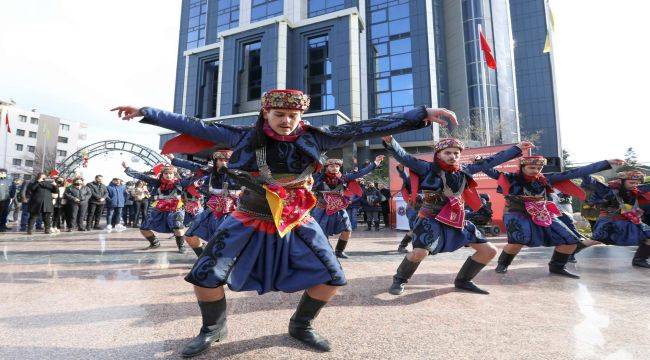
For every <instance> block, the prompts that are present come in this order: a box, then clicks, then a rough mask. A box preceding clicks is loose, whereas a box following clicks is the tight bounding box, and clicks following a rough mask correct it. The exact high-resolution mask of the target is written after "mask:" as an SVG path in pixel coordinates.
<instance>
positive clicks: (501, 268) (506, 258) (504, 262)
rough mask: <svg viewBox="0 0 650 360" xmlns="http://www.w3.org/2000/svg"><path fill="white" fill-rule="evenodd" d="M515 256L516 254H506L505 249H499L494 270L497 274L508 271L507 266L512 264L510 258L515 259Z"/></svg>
mask: <svg viewBox="0 0 650 360" xmlns="http://www.w3.org/2000/svg"><path fill="white" fill-rule="evenodd" d="M515 256H517V254H508V253H507V252H506V251H505V250H501V254H500V255H499V260H498V261H497V267H496V269H494V271H496V272H498V273H499V274H505V273H506V272H508V266H510V264H512V260H514V259H515Z"/></svg>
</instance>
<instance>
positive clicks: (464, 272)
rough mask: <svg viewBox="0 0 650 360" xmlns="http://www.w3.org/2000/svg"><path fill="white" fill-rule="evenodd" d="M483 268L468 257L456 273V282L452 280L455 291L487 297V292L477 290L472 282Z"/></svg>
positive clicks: (482, 265)
mask: <svg viewBox="0 0 650 360" xmlns="http://www.w3.org/2000/svg"><path fill="white" fill-rule="evenodd" d="M484 267H485V264H481V263H480V262H478V261H475V260H474V259H472V257H471V256H470V257H468V258H467V260H465V263H464V264H463V267H461V268H460V271H458V275H456V280H454V286H455V287H456V289H461V290H467V291H471V292H474V293H477V294H484V295H487V294H489V292H487V291H485V290H483V289H481V288H479V287H478V286H476V284H474V282H472V279H474V277H476V275H478V273H479V272H480V271H481V270H482V269H483V268H484Z"/></svg>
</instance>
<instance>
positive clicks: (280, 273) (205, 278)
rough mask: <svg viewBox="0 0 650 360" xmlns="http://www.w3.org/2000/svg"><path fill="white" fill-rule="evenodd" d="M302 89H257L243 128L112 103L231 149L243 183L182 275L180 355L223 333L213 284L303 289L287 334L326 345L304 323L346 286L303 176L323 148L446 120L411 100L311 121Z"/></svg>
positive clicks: (221, 306)
mask: <svg viewBox="0 0 650 360" xmlns="http://www.w3.org/2000/svg"><path fill="white" fill-rule="evenodd" d="M308 107H309V97H308V96H307V95H304V94H302V92H300V91H297V90H272V91H269V92H267V93H265V94H264V96H263V97H262V109H261V111H260V114H259V117H258V120H257V122H256V123H255V124H254V125H253V126H246V127H237V126H229V125H224V124H219V123H210V124H208V123H205V122H202V121H199V120H196V119H191V118H188V117H186V116H183V115H179V114H174V113H170V112H166V111H163V110H158V109H153V108H147V107H145V108H136V107H132V106H121V107H117V108H115V109H113V110H116V111H118V116H119V117H122V118H123V119H124V120H129V119H133V118H135V117H141V116H143V117H144V119H143V120H141V122H142V123H145V124H152V125H156V126H160V127H163V128H166V129H170V130H174V131H177V132H179V133H181V134H182V135H187V136H195V137H199V138H202V139H204V140H208V141H212V142H214V143H218V144H221V145H223V146H225V147H228V148H230V149H232V150H233V154H232V156H231V158H230V163H229V169H228V170H227V172H228V174H229V175H231V176H233V177H234V179H235V180H236V181H238V182H240V183H241V184H242V185H244V186H245V187H246V189H245V190H244V191H243V193H242V195H241V197H240V201H239V204H238V206H237V211H235V212H233V213H232V214H231V215H230V216H228V217H227V218H226V219H225V220H224V221H223V222H222V223H221V225H220V226H219V229H218V231H217V233H216V234H215V235H214V236H213V237H212V238H211V239H210V241H209V242H208V245H207V246H206V248H205V250H204V251H203V254H202V255H201V257H200V258H199V259H198V260H197V261H196V263H195V264H194V268H193V269H192V270H191V272H190V273H189V274H188V275H187V277H186V280H187V281H189V282H190V283H192V284H193V285H194V291H195V294H196V297H197V300H198V302H199V307H200V309H201V315H202V318H203V326H202V327H201V331H200V333H199V335H198V336H197V337H196V338H194V339H193V340H192V341H190V343H189V344H187V346H186V347H185V348H184V349H183V351H182V355H183V356H185V357H190V356H195V355H197V354H200V353H202V352H204V351H206V350H207V349H208V348H209V347H210V345H211V344H212V343H214V342H215V341H218V340H220V339H222V338H223V337H224V336H225V335H226V332H227V330H226V300H225V294H224V289H223V285H226V284H227V285H228V286H229V287H230V289H232V290H234V291H252V290H254V291H257V292H258V293H259V294H263V293H265V292H268V291H283V292H296V291H301V290H306V291H305V292H304V293H303V295H302V298H301V300H300V302H299V304H298V308H297V309H296V312H295V313H294V314H293V316H292V317H291V320H290V321H289V335H291V336H292V337H294V338H296V339H298V340H300V341H302V342H304V343H305V344H307V345H308V346H310V347H312V348H314V349H317V350H320V351H329V350H330V344H329V342H328V341H327V340H326V339H325V338H324V337H322V336H321V335H320V334H318V333H317V332H316V331H315V329H314V328H313V326H312V324H313V321H314V319H315V318H316V316H317V315H318V313H319V312H320V310H321V309H322V308H323V307H324V306H325V304H326V303H327V302H328V301H329V300H330V298H331V297H332V296H334V294H335V293H336V289H337V287H338V286H342V285H345V284H346V279H345V274H344V273H343V269H342V268H341V265H340V263H339V262H338V260H337V258H336V256H335V255H334V251H333V250H332V247H331V245H330V244H329V242H328V240H327V237H326V236H325V234H324V233H323V231H322V230H321V228H320V226H318V223H316V221H314V219H313V218H312V217H311V216H309V211H310V210H311V209H312V208H313V206H314V205H315V204H316V198H315V197H314V195H313V194H312V193H311V191H310V188H311V185H312V184H313V178H312V174H313V173H314V172H316V171H318V170H319V169H320V168H321V167H322V164H321V162H320V159H321V156H322V155H323V153H324V152H325V151H327V150H330V149H332V148H337V147H342V146H345V145H348V144H352V143H354V142H356V141H360V140H364V139H369V138H373V137H378V136H386V135H388V134H394V133H401V132H405V131H410V130H416V129H421V128H423V127H425V126H428V125H429V124H430V123H431V122H437V123H440V124H444V125H446V123H447V121H445V120H443V119H442V117H447V118H450V120H452V121H454V122H455V121H456V120H455V115H454V114H453V113H452V112H450V111H448V110H444V109H427V108H425V107H423V106H422V107H418V108H415V109H413V110H411V111H408V112H406V113H403V114H396V115H392V116H389V117H386V118H382V119H375V120H367V121H359V122H351V123H347V124H343V125H338V126H329V127H320V128H317V127H312V126H309V125H307V124H304V123H303V122H302V120H301V116H302V114H303V112H304V111H306V110H307V109H308Z"/></svg>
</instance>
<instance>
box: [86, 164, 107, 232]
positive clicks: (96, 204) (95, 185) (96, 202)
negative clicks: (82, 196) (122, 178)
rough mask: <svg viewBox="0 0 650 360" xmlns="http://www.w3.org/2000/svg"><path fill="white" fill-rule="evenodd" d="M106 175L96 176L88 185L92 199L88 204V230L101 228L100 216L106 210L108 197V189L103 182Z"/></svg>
mask: <svg viewBox="0 0 650 360" xmlns="http://www.w3.org/2000/svg"><path fill="white" fill-rule="evenodd" d="M103 180H104V177H103V176H101V175H97V176H95V181H94V182H91V183H89V184H88V185H86V186H87V187H88V189H90V200H89V204H88V218H87V221H86V230H90V229H95V230H99V229H100V228H99V218H100V217H101V216H102V211H104V205H105V204H106V198H107V197H108V189H107V188H106V185H104V184H103V183H102V181H103Z"/></svg>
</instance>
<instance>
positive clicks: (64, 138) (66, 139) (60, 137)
mask: <svg viewBox="0 0 650 360" xmlns="http://www.w3.org/2000/svg"><path fill="white" fill-rule="evenodd" d="M58 141H59V142H60V143H63V144H67V143H68V138H67V137H63V136H59V139H58Z"/></svg>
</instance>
